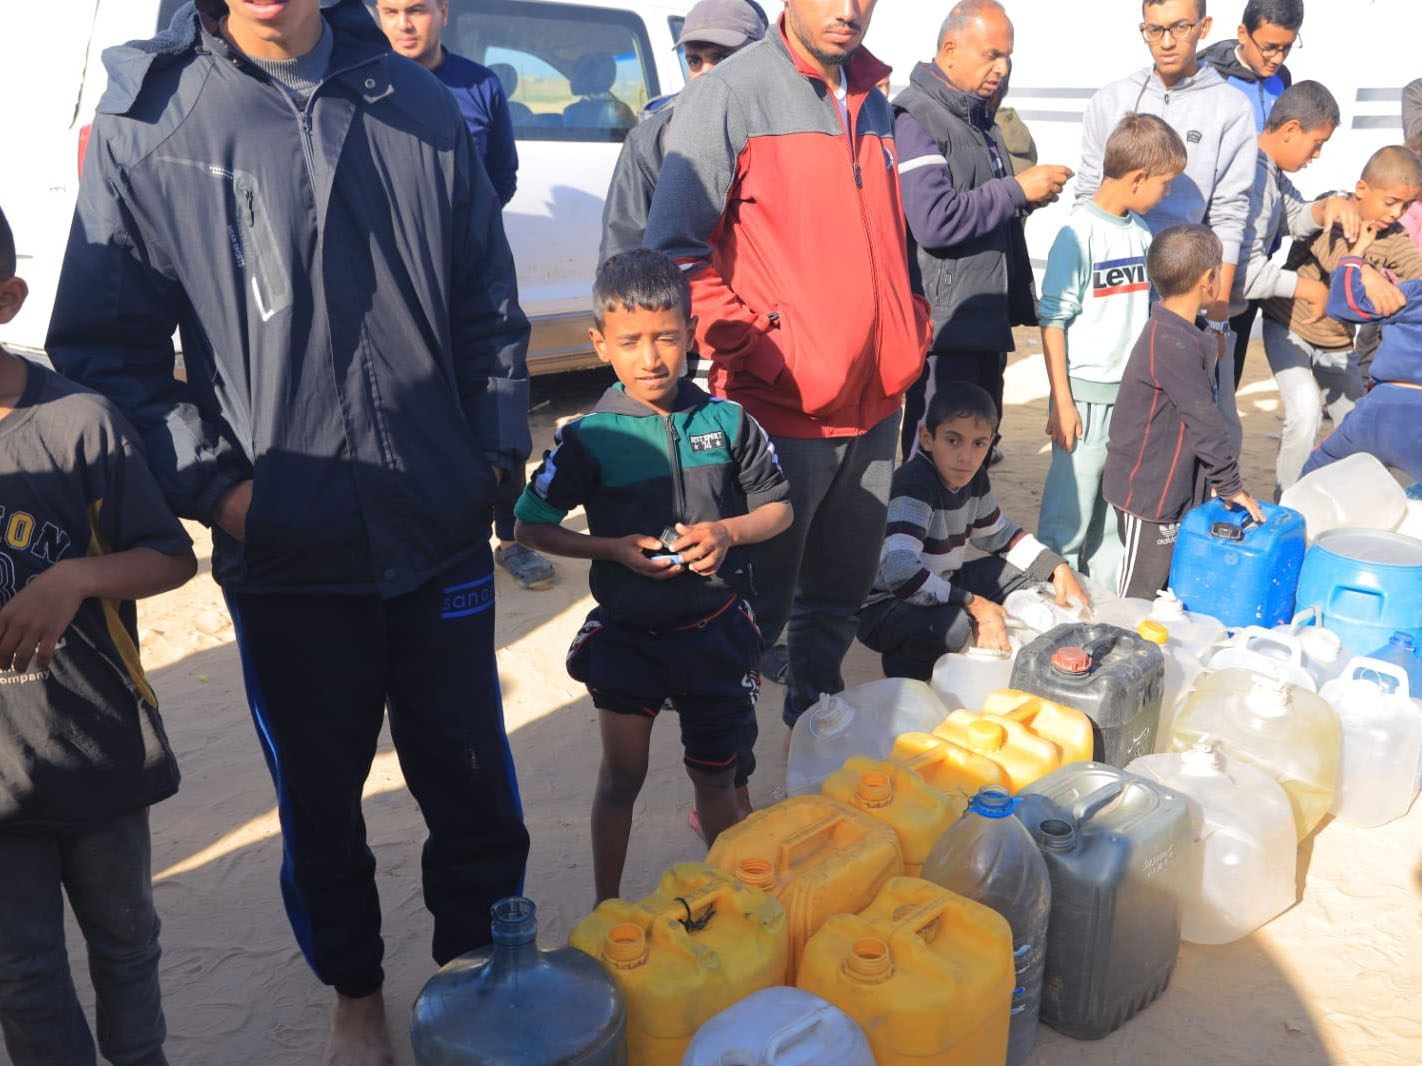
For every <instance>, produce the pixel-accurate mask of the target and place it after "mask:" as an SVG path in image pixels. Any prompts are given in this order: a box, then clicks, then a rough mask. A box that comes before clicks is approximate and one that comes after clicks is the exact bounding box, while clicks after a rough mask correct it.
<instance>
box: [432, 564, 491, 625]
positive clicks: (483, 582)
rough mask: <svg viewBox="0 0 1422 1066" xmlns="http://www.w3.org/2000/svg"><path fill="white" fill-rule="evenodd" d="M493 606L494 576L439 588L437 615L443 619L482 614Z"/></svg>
mask: <svg viewBox="0 0 1422 1066" xmlns="http://www.w3.org/2000/svg"><path fill="white" fill-rule="evenodd" d="M493 606H494V576H493V575H492V574H490V575H489V576H488V577H481V578H479V579H478V580H477V581H466V582H465V583H464V584H462V585H450V586H449V587H448V588H445V589H441V590H440V599H439V616H440V617H441V618H444V619H450V618H468V617H469V616H470V615H473V614H483V613H484V612H485V611H487V610H489V609H490V608H491V607H493Z"/></svg>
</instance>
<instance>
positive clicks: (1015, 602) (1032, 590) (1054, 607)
mask: <svg viewBox="0 0 1422 1066" xmlns="http://www.w3.org/2000/svg"><path fill="white" fill-rule="evenodd" d="M1002 609H1003V610H1004V611H1006V612H1007V616H1008V618H1010V619H1012V620H1013V621H1015V622H1017V623H1019V624H1020V625H1021V626H1022V627H1023V628H1025V629H1028V630H1030V631H1031V632H1032V633H1033V634H1041V633H1045V632H1046V631H1047V630H1049V629H1053V628H1055V627H1056V626H1060V625H1068V624H1070V623H1072V622H1080V621H1081V620H1082V618H1083V616H1084V615H1085V614H1086V612H1087V609H1088V605H1087V604H1085V603H1073V604H1069V605H1068V606H1066V607H1063V606H1062V605H1061V604H1059V603H1057V590H1056V588H1055V587H1053V586H1052V585H1051V584H1049V583H1041V584H1036V585H1028V586H1027V587H1025V588H1020V589H1017V590H1016V591H1014V592H1009V593H1008V594H1007V597H1006V599H1004V600H1003V601H1002Z"/></svg>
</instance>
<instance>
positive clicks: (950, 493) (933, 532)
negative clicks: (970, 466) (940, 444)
mask: <svg viewBox="0 0 1422 1066" xmlns="http://www.w3.org/2000/svg"><path fill="white" fill-rule="evenodd" d="M969 545H972V547H974V548H977V549H978V550H979V551H983V552H987V553H989V554H992V555H1001V556H1002V557H1003V558H1005V559H1006V560H1007V561H1008V562H1009V563H1011V564H1012V565H1013V566H1015V567H1017V568H1018V569H1019V570H1022V571H1024V572H1025V573H1027V574H1028V575H1029V576H1031V577H1033V578H1035V579H1037V580H1039V581H1046V580H1049V579H1050V578H1051V576H1052V571H1053V570H1055V569H1056V568H1057V566H1058V565H1060V564H1061V563H1062V562H1064V561H1065V560H1063V559H1062V557H1061V556H1060V555H1057V554H1056V553H1055V552H1053V551H1052V550H1051V549H1049V548H1047V547H1046V546H1045V545H1044V544H1043V543H1042V542H1041V541H1039V540H1038V539H1037V538H1036V537H1034V536H1032V534H1030V533H1028V532H1026V531H1025V530H1024V529H1023V528H1022V527H1021V526H1019V525H1018V524H1017V523H1016V522H1013V521H1012V520H1011V519H1010V518H1008V517H1007V516H1006V515H1004V514H1003V513H1002V508H1000V507H999V506H998V504H997V498H996V496H994V495H993V491H992V482H991V481H990V480H989V479H988V474H987V469H986V468H985V467H984V468H983V469H980V470H979V471H978V472H977V474H976V475H974V477H973V480H972V481H970V482H968V484H967V485H965V486H963V487H962V488H961V489H958V490H957V491H956V492H955V491H954V490H953V489H950V488H949V487H948V486H947V485H945V484H944V483H943V479H942V478H941V477H939V476H938V468H937V467H935V466H934V465H933V459H932V457H931V456H929V455H926V454H925V453H923V452H919V453H917V454H916V455H914V457H913V458H912V459H910V460H909V461H908V462H906V463H905V464H904V465H903V466H901V467H899V469H898V471H897V472H895V474H894V482H893V488H892V490H891V493H890V497H889V518H888V526H887V528H886V529H885V531H884V547H883V549H882V550H881V551H880V554H879V572H878V574H877V575H876V577H875V578H874V588H873V590H872V591H871V592H870V593H869V598H868V600H866V601H865V604H866V606H867V605H868V604H871V603H879V602H881V601H883V600H889V599H893V598H895V597H897V598H898V599H901V600H904V601H906V602H908V603H911V604H914V605H915V606H918V607H933V606H937V605H939V604H945V603H951V604H957V605H962V604H964V603H966V602H967V598H968V597H967V592H966V590H964V589H961V588H958V587H957V586H956V585H954V584H953V575H954V574H955V573H957V572H958V571H959V570H960V569H962V566H963V562H964V560H965V557H966V555H967V549H968V546H969Z"/></svg>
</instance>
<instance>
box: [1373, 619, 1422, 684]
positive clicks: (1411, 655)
mask: <svg viewBox="0 0 1422 1066" xmlns="http://www.w3.org/2000/svg"><path fill="white" fill-rule="evenodd" d="M1368 658H1369V659H1380V660H1382V661H1383V662H1385V663H1391V664H1392V665H1393V666H1396V667H1397V668H1398V669H1399V670H1401V671H1402V672H1403V673H1405V674H1406V675H1407V687H1408V690H1409V691H1410V692H1411V693H1412V694H1413V695H1414V696H1417V695H1422V652H1419V651H1418V650H1417V642H1416V641H1414V640H1413V639H1412V634H1411V633H1401V632H1398V633H1394V634H1393V635H1392V638H1391V639H1390V640H1389V641H1388V642H1387V644H1385V645H1384V646H1383V647H1381V648H1379V649H1378V650H1377V651H1375V652H1373V653H1372V654H1371V655H1369V656H1368Z"/></svg>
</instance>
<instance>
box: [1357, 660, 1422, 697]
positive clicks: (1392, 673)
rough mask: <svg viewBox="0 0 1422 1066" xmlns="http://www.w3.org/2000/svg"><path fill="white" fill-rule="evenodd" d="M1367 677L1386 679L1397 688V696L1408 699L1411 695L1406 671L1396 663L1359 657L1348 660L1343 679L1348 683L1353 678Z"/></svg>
mask: <svg viewBox="0 0 1422 1066" xmlns="http://www.w3.org/2000/svg"><path fill="white" fill-rule="evenodd" d="M1369 676H1371V677H1372V678H1373V679H1376V680H1382V679H1383V678H1387V679H1388V680H1389V681H1391V682H1392V683H1393V684H1394V685H1396V686H1397V687H1396V690H1395V691H1396V693H1397V695H1399V696H1404V697H1410V696H1411V694H1412V693H1411V685H1410V683H1409V680H1408V677H1407V671H1405V670H1404V669H1402V667H1400V666H1398V665H1397V664H1396V663H1390V662H1385V661H1384V660H1382V659H1370V658H1368V657H1367V656H1366V655H1359V656H1358V657H1357V658H1354V659H1350V660H1348V665H1347V666H1345V667H1344V668H1343V677H1344V678H1345V679H1346V680H1348V681H1352V680H1354V679H1355V678H1362V679H1367V678H1368V677H1369Z"/></svg>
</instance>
